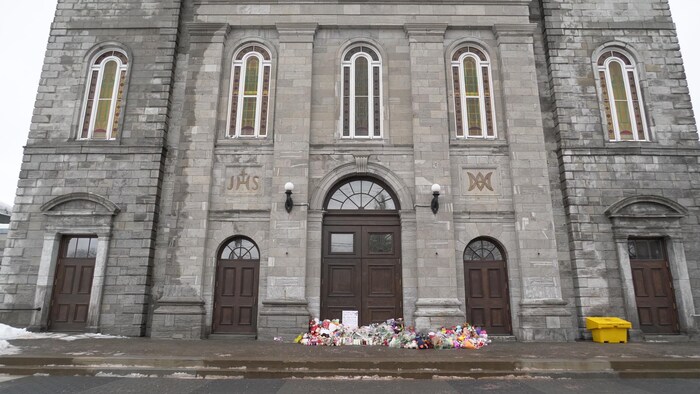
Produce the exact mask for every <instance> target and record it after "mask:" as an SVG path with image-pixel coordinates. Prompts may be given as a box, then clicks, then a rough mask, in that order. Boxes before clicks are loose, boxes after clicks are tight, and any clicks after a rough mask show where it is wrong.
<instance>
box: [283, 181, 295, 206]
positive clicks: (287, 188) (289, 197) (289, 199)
mask: <svg viewBox="0 0 700 394" xmlns="http://www.w3.org/2000/svg"><path fill="white" fill-rule="evenodd" d="M284 190H285V191H284V194H286V195H287V199H286V200H285V201H284V209H286V210H287V213H290V212H292V207H294V201H292V190H294V184H293V183H292V182H287V183H285V184H284Z"/></svg>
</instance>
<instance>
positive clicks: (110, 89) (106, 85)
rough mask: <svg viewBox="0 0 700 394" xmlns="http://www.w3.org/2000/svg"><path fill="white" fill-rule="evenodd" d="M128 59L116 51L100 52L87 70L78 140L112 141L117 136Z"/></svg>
mask: <svg viewBox="0 0 700 394" xmlns="http://www.w3.org/2000/svg"><path fill="white" fill-rule="evenodd" d="M128 65H129V62H128V58H127V57H126V55H125V54H124V53H123V52H121V51H117V50H107V51H102V52H100V53H99V54H98V55H97V56H96V58H95V60H94V61H93V62H92V65H91V67H90V74H89V76H88V84H87V92H86V94H85V103H84V105H83V115H82V128H81V129H80V137H79V138H80V139H86V140H87V139H93V140H113V139H115V138H117V136H118V135H119V122H120V119H121V115H122V108H123V105H124V92H125V88H126V72H127V70H128Z"/></svg>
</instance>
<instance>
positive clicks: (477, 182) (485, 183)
mask: <svg viewBox="0 0 700 394" xmlns="http://www.w3.org/2000/svg"><path fill="white" fill-rule="evenodd" d="M467 175H468V176H469V191H473V190H474V189H479V191H484V189H486V190H489V191H494V190H493V185H492V184H491V176H492V175H493V172H489V173H486V175H484V174H483V173H481V172H477V173H476V175H474V174H473V173H471V172H467Z"/></svg>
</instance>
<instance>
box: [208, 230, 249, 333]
mask: <svg viewBox="0 0 700 394" xmlns="http://www.w3.org/2000/svg"><path fill="white" fill-rule="evenodd" d="M259 268H260V255H259V253H258V250H257V247H256V246H255V245H254V244H253V243H252V242H250V241H248V240H247V239H243V238H236V239H234V240H233V241H231V242H230V243H229V244H228V245H226V246H225V247H224V249H223V251H222V252H221V254H220V256H219V262H218V265H217V268H216V286H215V290H214V322H213V327H212V331H213V332H214V333H227V334H255V333H256V330H257V305H258V272H259Z"/></svg>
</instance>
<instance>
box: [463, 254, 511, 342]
mask: <svg viewBox="0 0 700 394" xmlns="http://www.w3.org/2000/svg"><path fill="white" fill-rule="evenodd" d="M464 283H465V284H466V291H467V294H466V296H467V320H468V321H469V323H471V324H472V325H474V326H479V327H482V328H484V329H485V330H486V331H487V332H488V333H489V334H511V333H512V328H511V321H510V302H509V300H508V276H507V274H506V262H505V261H465V263H464Z"/></svg>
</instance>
